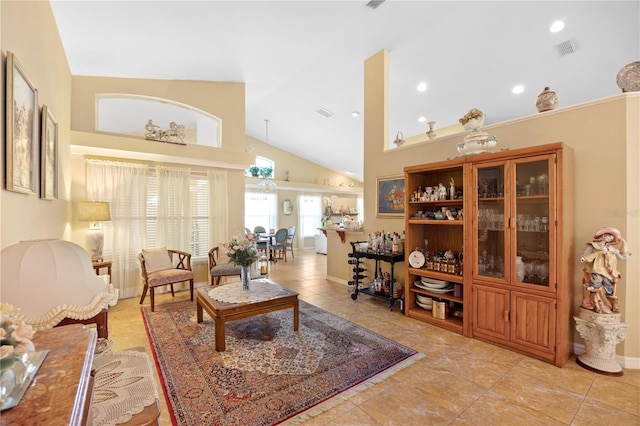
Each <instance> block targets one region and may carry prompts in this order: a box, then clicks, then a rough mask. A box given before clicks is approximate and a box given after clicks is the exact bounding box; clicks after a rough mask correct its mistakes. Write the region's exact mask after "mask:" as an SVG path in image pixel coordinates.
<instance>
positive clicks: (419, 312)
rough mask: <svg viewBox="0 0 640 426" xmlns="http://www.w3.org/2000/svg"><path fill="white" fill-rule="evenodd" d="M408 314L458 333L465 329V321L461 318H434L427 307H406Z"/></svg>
mask: <svg viewBox="0 0 640 426" xmlns="http://www.w3.org/2000/svg"><path fill="white" fill-rule="evenodd" d="M405 310H406V312H407V315H408V316H409V317H410V318H415V319H417V320H420V321H424V322H426V323H429V324H433V325H437V326H439V327H442V328H446V329H448V330H451V331H455V332H456V333H460V334H462V330H463V326H462V325H463V322H462V319H461V318H457V317H449V318H446V319H438V318H434V316H433V314H432V313H431V311H427V310H426V309H422V308H420V307H416V306H412V307H407V308H405Z"/></svg>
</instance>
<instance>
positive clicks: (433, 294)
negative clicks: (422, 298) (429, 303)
mask: <svg viewBox="0 0 640 426" xmlns="http://www.w3.org/2000/svg"><path fill="white" fill-rule="evenodd" d="M409 291H411V292H414V293H420V294H426V295H427V296H430V297H435V298H437V299H444V300H449V301H451V302H457V303H463V304H464V300H463V299H462V298H461V297H455V296H454V295H453V293H436V292H435V291H429V290H425V289H422V288H418V287H416V286H414V285H412V286H411V288H410V289H409Z"/></svg>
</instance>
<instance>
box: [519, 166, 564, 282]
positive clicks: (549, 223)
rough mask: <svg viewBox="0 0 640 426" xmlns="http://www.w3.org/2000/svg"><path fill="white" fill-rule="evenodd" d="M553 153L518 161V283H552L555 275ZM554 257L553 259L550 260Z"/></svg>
mask: <svg viewBox="0 0 640 426" xmlns="http://www.w3.org/2000/svg"><path fill="white" fill-rule="evenodd" d="M553 158H554V157H553V156H545V157H535V158H530V159H527V160H518V161H515V162H514V165H513V167H514V171H515V173H513V175H514V177H515V182H514V184H515V197H513V198H512V199H513V200H514V202H513V207H512V211H513V214H512V221H513V223H512V226H511V227H512V228H513V229H512V231H513V232H512V235H513V237H512V238H513V241H512V245H513V247H515V259H513V263H512V265H513V275H512V279H513V282H514V283H515V284H516V285H519V284H526V285H533V286H537V287H539V286H543V287H547V288H548V287H550V285H551V284H552V283H554V282H555V281H554V278H550V277H555V263H554V262H553V260H554V259H555V250H554V247H555V244H551V242H552V241H555V222H556V219H555V217H553V212H555V191H554V188H555V173H554V168H553V165H554V162H553ZM550 260H551V261H550Z"/></svg>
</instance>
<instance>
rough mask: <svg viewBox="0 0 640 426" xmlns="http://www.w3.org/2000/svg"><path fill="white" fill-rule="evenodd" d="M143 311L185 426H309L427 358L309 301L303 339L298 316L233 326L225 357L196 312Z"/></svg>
mask: <svg viewBox="0 0 640 426" xmlns="http://www.w3.org/2000/svg"><path fill="white" fill-rule="evenodd" d="M141 309H142V316H143V318H144V321H145V325H146V328H147V335H148V337H149V341H150V343H151V347H152V349H153V353H154V357H155V361H156V365H157V367H158V372H159V375H160V378H161V381H162V383H163V387H164V390H165V395H166V399H167V405H168V406H169V410H170V411H171V413H170V414H171V417H172V420H173V422H174V424H177V425H193V426H195V425H198V426H201V425H272V424H278V423H280V422H283V421H285V420H289V419H291V420H290V421H291V422H294V423H295V422H298V421H299V422H302V421H303V420H305V419H308V418H310V417H311V416H314V415H317V414H319V413H321V412H322V411H323V410H326V409H328V408H330V407H331V406H334V405H335V404H337V403H338V402H339V401H342V400H344V399H345V398H347V397H350V396H352V395H353V394H355V393H356V392H358V391H361V390H364V389H366V388H367V387H368V386H371V385H372V384H373V383H376V382H378V381H380V380H382V379H384V378H386V377H389V376H390V375H392V374H394V373H395V372H397V371H399V370H400V369H402V368H404V367H406V366H408V365H410V364H411V363H413V362H415V361H416V360H417V359H418V358H420V357H422V355H421V354H419V353H417V352H416V351H414V350H412V349H410V348H407V347H405V346H402V345H400V344H398V343H396V342H393V341H391V340H389V339H386V338H384V337H382V336H380V335H378V334H376V333H373V332H371V331H369V330H366V329H364V328H362V327H359V326H357V325H355V324H353V323H351V322H349V321H346V320H344V319H342V318H340V317H338V316H336V315H333V314H331V313H330V312H327V311H325V310H323V309H320V308H318V307H315V306H313V305H310V304H308V303H305V302H303V301H300V319H299V330H298V331H297V332H294V331H293V311H292V310H291V309H285V310H280V311H275V312H270V313H268V314H264V315H259V316H255V317H250V318H244V319H241V320H236V321H230V322H228V323H227V324H226V351H224V352H216V351H215V349H214V345H215V333H214V323H213V320H212V319H211V318H210V317H209V316H208V315H207V313H206V312H205V313H204V321H203V322H201V323H200V324H198V323H197V322H196V304H195V302H190V301H183V302H172V303H164V304H161V305H159V306H156V311H155V312H151V310H150V309H149V308H148V307H143V308H141Z"/></svg>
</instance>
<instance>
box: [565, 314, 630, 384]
mask: <svg viewBox="0 0 640 426" xmlns="http://www.w3.org/2000/svg"><path fill="white" fill-rule="evenodd" d="M620 316H621V314H620V313H610V314H599V313H597V312H594V311H591V310H589V309H584V308H580V313H579V315H578V316H577V317H576V316H574V317H573V319H574V320H575V321H576V330H578V332H579V333H580V336H582V338H583V339H584V341H585V348H586V351H585V353H583V354H582V355H580V356H578V360H577V363H578V364H579V365H581V366H582V367H584V368H586V369H587V370H591V371H595V372H596V373H601V374H606V375H609V376H622V374H623V371H622V367H621V366H620V364H618V363H617V362H616V346H617V345H618V343H620V342H622V341H624V339H625V338H626V337H627V327H628V326H629V325H628V324H624V323H621V322H620Z"/></svg>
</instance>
